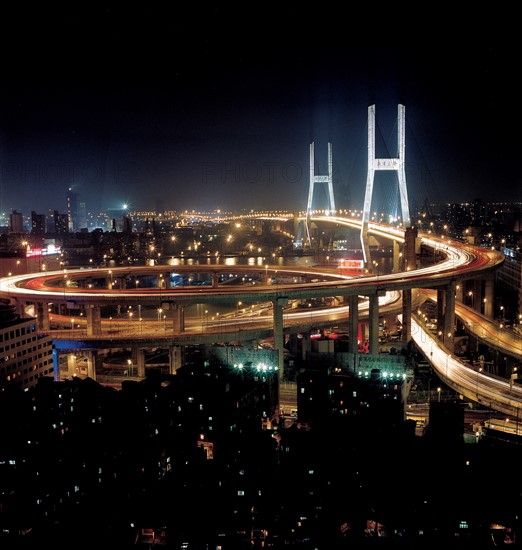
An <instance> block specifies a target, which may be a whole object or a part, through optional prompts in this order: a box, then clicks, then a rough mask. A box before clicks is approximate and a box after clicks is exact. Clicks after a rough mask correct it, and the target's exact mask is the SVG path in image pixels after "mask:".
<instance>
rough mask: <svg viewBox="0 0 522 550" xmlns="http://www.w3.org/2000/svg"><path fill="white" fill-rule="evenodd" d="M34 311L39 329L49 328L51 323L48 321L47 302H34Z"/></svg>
mask: <svg viewBox="0 0 522 550" xmlns="http://www.w3.org/2000/svg"><path fill="white" fill-rule="evenodd" d="M34 307H35V310H36V311H35V313H36V315H37V316H38V327H39V328H40V330H49V328H50V327H51V324H50V322H49V306H48V305H47V302H36V304H35V306H34Z"/></svg>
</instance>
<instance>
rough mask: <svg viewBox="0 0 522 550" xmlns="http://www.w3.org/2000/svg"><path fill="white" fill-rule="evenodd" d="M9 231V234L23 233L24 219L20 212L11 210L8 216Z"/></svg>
mask: <svg viewBox="0 0 522 550" xmlns="http://www.w3.org/2000/svg"><path fill="white" fill-rule="evenodd" d="M9 231H10V232H11V233H23V232H24V217H23V216H22V213H21V212H17V211H16V210H13V212H12V214H10V216H9Z"/></svg>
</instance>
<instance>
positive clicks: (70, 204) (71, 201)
mask: <svg viewBox="0 0 522 550" xmlns="http://www.w3.org/2000/svg"><path fill="white" fill-rule="evenodd" d="M67 216H68V228H69V231H77V230H79V229H80V223H79V219H78V193H75V192H74V191H73V190H72V187H69V190H68V191H67Z"/></svg>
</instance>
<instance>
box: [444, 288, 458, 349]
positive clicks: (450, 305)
mask: <svg viewBox="0 0 522 550" xmlns="http://www.w3.org/2000/svg"><path fill="white" fill-rule="evenodd" d="M445 296H446V307H445V308H444V333H443V335H442V341H443V342H444V345H445V346H446V347H447V348H448V349H449V351H451V353H453V333H454V332H455V282H454V281H453V282H451V283H449V284H447V285H446V292H445Z"/></svg>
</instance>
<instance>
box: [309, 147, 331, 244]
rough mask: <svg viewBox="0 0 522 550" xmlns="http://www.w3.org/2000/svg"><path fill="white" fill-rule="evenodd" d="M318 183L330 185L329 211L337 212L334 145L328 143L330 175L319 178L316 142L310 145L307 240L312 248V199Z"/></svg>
mask: <svg viewBox="0 0 522 550" xmlns="http://www.w3.org/2000/svg"><path fill="white" fill-rule="evenodd" d="M316 183H322V184H324V183H327V184H328V209H329V211H330V212H335V200H334V194H333V162H332V144H331V143H328V175H327V176H318V175H316V174H315V155H314V142H313V141H312V143H311V144H310V187H309V189H308V203H307V205H306V239H307V241H308V245H310V246H311V244H312V239H311V237H310V226H309V222H310V214H311V212H312V199H313V197H314V186H315V184H316Z"/></svg>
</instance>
